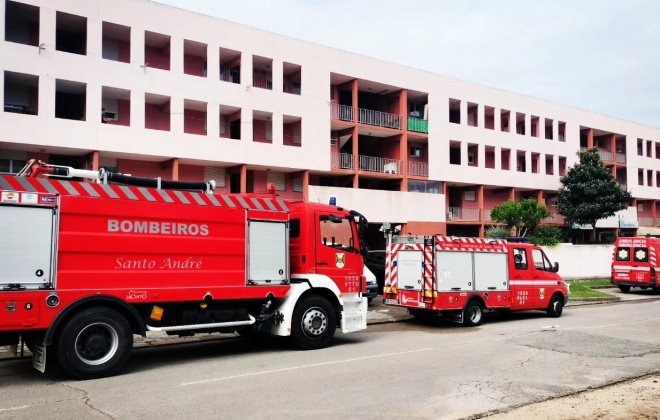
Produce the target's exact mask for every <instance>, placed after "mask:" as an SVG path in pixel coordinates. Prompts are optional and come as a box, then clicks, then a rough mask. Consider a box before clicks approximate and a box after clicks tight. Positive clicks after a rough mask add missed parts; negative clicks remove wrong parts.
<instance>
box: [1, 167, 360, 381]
mask: <svg viewBox="0 0 660 420" xmlns="http://www.w3.org/2000/svg"><path fill="white" fill-rule="evenodd" d="M44 176H45V177H44ZM57 178H59V179H57ZM66 178H92V179H94V181H95V182H92V183H88V182H79V181H75V180H67V179H66ZM213 188H214V183H213V181H204V182H180V181H169V180H161V179H160V178H158V179H149V178H139V177H131V176H128V175H121V174H117V173H108V172H105V171H104V170H103V169H102V170H101V171H87V170H80V169H74V168H70V167H63V166H55V165H48V164H45V163H41V162H30V163H29V164H28V165H27V166H26V168H24V169H23V170H22V171H21V172H20V173H19V174H18V176H8V175H0V221H1V222H2V234H1V235H0V345H16V343H17V342H18V341H19V336H22V337H23V340H24V342H25V343H26V345H27V346H28V348H29V349H30V350H32V352H33V354H34V356H33V365H34V366H35V368H37V369H38V370H40V371H42V372H43V371H44V370H45V367H46V361H48V362H49V364H50V362H51V361H54V362H56V363H57V364H59V365H60V366H61V367H62V368H63V370H64V371H65V372H68V373H70V374H72V375H73V376H75V377H77V378H81V379H84V378H96V377H102V376H109V375H113V374H115V373H117V372H119V370H120V369H121V368H122V366H123V365H124V364H125V362H126V361H127V359H128V357H129V355H130V353H131V349H132V346H133V335H134V334H137V335H142V336H144V335H146V333H147V331H155V332H165V333H167V334H172V335H193V334H196V333H209V332H233V331H238V332H239V333H240V334H248V335H253V334H257V333H260V332H261V333H270V334H273V335H279V336H291V338H292V340H293V342H294V343H295V344H296V345H297V346H298V347H300V348H303V349H318V348H322V347H325V346H327V345H328V344H329V343H330V341H331V340H332V338H333V336H334V334H335V329H337V328H339V329H341V330H342V332H344V333H349V332H353V331H359V330H362V329H365V328H366V326H367V299H366V298H365V297H364V296H362V292H364V291H366V284H365V279H364V276H363V267H364V265H363V259H362V258H363V257H362V255H361V254H362V253H363V252H364V250H365V249H366V248H365V247H364V246H363V233H364V229H365V228H366V223H367V221H366V219H365V218H364V217H363V216H362V215H360V214H359V213H357V212H355V211H352V210H351V211H349V210H347V209H344V208H341V207H338V206H333V205H326V204H317V203H309V202H288V203H286V202H284V201H282V200H280V199H278V198H277V197H276V196H275V195H274V194H272V193H271V194H213V192H212V190H213ZM46 354H48V357H46Z"/></svg>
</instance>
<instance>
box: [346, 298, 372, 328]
mask: <svg viewBox="0 0 660 420" xmlns="http://www.w3.org/2000/svg"><path fill="white" fill-rule="evenodd" d="M367 305H368V302H367V298H357V299H344V304H343V311H341V332H342V333H344V334H346V333H350V332H354V331H360V330H364V329H366V328H367Z"/></svg>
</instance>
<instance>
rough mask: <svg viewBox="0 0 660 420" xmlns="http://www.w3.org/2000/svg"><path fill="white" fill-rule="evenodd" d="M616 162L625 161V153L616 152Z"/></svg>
mask: <svg viewBox="0 0 660 420" xmlns="http://www.w3.org/2000/svg"><path fill="white" fill-rule="evenodd" d="M616 163H626V154H625V153H617V154H616Z"/></svg>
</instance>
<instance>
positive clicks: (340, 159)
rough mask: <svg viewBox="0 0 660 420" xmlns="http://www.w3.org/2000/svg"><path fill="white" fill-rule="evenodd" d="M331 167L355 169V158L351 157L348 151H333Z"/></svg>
mask: <svg viewBox="0 0 660 420" xmlns="http://www.w3.org/2000/svg"><path fill="white" fill-rule="evenodd" d="M332 169H348V170H353V169H355V159H353V155H351V154H348V153H333V154H332Z"/></svg>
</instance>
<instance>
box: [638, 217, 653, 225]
mask: <svg viewBox="0 0 660 420" xmlns="http://www.w3.org/2000/svg"><path fill="white" fill-rule="evenodd" d="M637 221H638V222H639V225H640V226H646V227H652V226H655V220H654V219H653V217H649V216H637Z"/></svg>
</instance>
